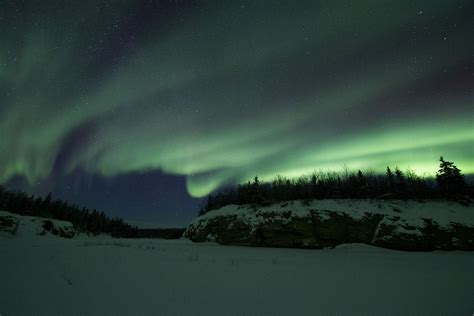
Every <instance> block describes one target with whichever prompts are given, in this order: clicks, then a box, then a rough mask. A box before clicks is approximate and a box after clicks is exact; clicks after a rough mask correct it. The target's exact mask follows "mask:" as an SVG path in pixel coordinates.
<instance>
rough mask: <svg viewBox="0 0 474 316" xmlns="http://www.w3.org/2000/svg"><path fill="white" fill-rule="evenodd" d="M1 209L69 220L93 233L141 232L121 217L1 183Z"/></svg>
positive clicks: (75, 226)
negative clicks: (12, 189) (43, 196)
mask: <svg viewBox="0 0 474 316" xmlns="http://www.w3.org/2000/svg"><path fill="white" fill-rule="evenodd" d="M0 210H5V211H8V212H11V213H16V214H19V215H28V216H38V217H45V218H50V219H58V220H64V221H69V222H71V223H72V224H73V226H74V228H75V229H76V230H78V231H80V232H85V233H91V234H93V235H98V234H102V233H104V234H110V235H112V236H113V237H135V236H137V232H138V228H137V227H132V226H131V225H129V224H128V223H126V222H124V220H123V219H121V218H117V217H114V218H112V217H109V216H106V215H105V214H104V212H99V211H97V210H95V209H93V210H90V209H88V208H85V207H82V208H80V207H79V206H77V205H76V204H69V203H67V202H65V201H62V200H59V199H55V200H53V198H52V195H51V193H49V194H48V196H47V197H46V198H44V199H43V198H42V197H35V196H34V195H28V194H26V193H25V192H22V191H8V190H6V189H5V188H3V187H2V186H0Z"/></svg>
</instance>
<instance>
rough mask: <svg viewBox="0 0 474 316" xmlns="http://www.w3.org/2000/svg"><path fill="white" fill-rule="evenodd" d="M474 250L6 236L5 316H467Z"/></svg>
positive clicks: (471, 306) (2, 257)
mask: <svg viewBox="0 0 474 316" xmlns="http://www.w3.org/2000/svg"><path fill="white" fill-rule="evenodd" d="M473 267H474V253H469V252H425V253H410V252H401V251H392V250H386V249H381V248H376V247H372V246H366V245H357V244H348V245H342V246H339V247H338V248H336V249H324V250H298V249H269V248H246V247H229V246H220V245H216V244H205V243H204V244H194V243H191V242H190V241H188V240H176V241H164V240H144V239H141V240H126V239H120V240H119V239H112V238H108V237H100V238H88V237H76V238H74V239H63V238H58V237H54V236H51V235H46V236H43V237H39V236H35V235H33V234H28V233H22V231H19V232H18V233H17V235H16V236H14V237H4V236H3V237H2V236H0V280H1V282H0V313H1V314H2V315H32V314H35V315H58V314H61V315H65V314H74V315H78V314H81V315H110V314H114V315H126V314H127V315H136V314H148V315H317V314H327V313H338V314H344V315H357V314H367V313H369V314H373V315H391V314H398V315H401V314H403V315H410V314H411V315H443V314H450V315H456V314H459V315H471V314H472V313H474V273H473Z"/></svg>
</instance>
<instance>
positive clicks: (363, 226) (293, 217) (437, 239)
mask: <svg viewBox="0 0 474 316" xmlns="http://www.w3.org/2000/svg"><path fill="white" fill-rule="evenodd" d="M473 224H474V208H473V207H472V206H470V207H466V206H462V205H459V204H456V203H450V202H425V203H422V202H415V201H408V202H407V201H365V200H323V201H313V202H310V203H308V202H306V203H303V202H300V201H294V202H289V203H280V204H275V205H271V206H266V207H256V206H236V205H229V206H226V207H224V208H222V209H220V210H215V211H211V212H209V213H207V214H205V215H204V216H201V217H199V218H197V219H196V220H195V221H194V222H193V223H191V225H190V226H189V227H188V229H187V230H186V232H185V237H187V238H189V239H191V240H192V241H195V242H204V241H215V242H217V243H220V244H226V245H244V246H264V247H292V248H293V247H294V248H326V247H335V246H337V245H340V244H344V243H365V244H370V245H375V246H380V247H384V248H390V249H399V250H409V251H427V250H436V249H439V250H474V225H473Z"/></svg>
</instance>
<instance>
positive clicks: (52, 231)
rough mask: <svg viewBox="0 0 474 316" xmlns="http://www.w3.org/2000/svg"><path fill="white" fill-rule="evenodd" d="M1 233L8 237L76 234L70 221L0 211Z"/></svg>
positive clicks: (67, 235)
mask: <svg viewBox="0 0 474 316" xmlns="http://www.w3.org/2000/svg"><path fill="white" fill-rule="evenodd" d="M0 233H2V235H3V236H7V237H13V236H16V237H20V238H21V237H23V238H24V237H31V236H45V235H55V236H59V237H65V238H72V237H74V235H75V234H76V232H75V229H74V227H73V225H72V224H71V223H70V222H66V221H60V220H55V219H49V218H44V217H35V216H22V215H18V214H13V213H9V212H5V211H0Z"/></svg>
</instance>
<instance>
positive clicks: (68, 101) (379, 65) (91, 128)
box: [0, 0, 474, 218]
mask: <svg viewBox="0 0 474 316" xmlns="http://www.w3.org/2000/svg"><path fill="white" fill-rule="evenodd" d="M473 11H474V3H473V2H472V1H469V0H466V1H453V0H449V1H448V0H445V1H437V0H433V1H421V0H415V1H366V0H364V1H268V0H262V1H231V0H228V1H210V0H209V1H184V0H172V1H171V0H163V1H115V0H112V1H0V30H1V32H0V137H1V140H0V166H1V167H0V183H8V182H9V181H11V179H12V178H16V177H22V178H24V179H26V180H27V181H26V182H27V183H28V186H29V187H30V188H33V189H32V190H33V191H34V190H35V187H38V190H39V188H40V187H42V186H44V185H46V184H47V188H48V189H51V190H62V189H61V188H64V186H65V185H66V186H67V185H68V184H67V183H66V182H65V179H69V180H70V179H72V178H73V175H75V174H77V173H78V172H79V173H80V174H81V177H86V178H87V176H90V177H93V176H97V177H100V178H103V179H109V180H110V181H114V179H117V177H120V179H121V180H120V181H124V179H126V178H127V176H131V177H133V178H134V179H135V180H134V181H140V180H139V179H140V177H138V178H137V175H143V177H146V178H147V180H146V181H147V185H148V184H149V185H150V186H152V185H153V181H152V180H150V175H155V178H156V181H157V182H160V183H163V181H165V180H166V179H171V178H173V177H178V178H177V179H183V181H178V180H176V181H174V180H173V182H176V188H177V189H176V192H178V191H179V192H181V191H183V192H184V193H183V194H181V193H180V194H181V195H179V196H184V195H186V193H185V190H187V192H188V194H189V195H191V196H193V197H202V196H205V195H206V194H208V193H210V192H211V191H213V190H215V189H218V188H219V187H222V186H223V185H226V184H235V183H239V182H243V181H247V180H249V179H251V178H252V177H254V176H255V175H258V176H260V177H261V178H263V179H271V178H273V177H274V176H275V175H277V174H280V175H283V176H289V177H293V176H300V175H302V174H305V173H309V172H312V171H314V170H341V169H342V168H343V166H347V167H348V168H349V169H374V170H375V171H383V169H384V168H385V167H386V166H387V165H390V166H395V165H397V166H399V167H400V168H402V169H406V168H412V169H414V170H415V171H416V172H418V173H425V172H426V173H429V174H433V173H434V172H435V171H436V169H437V165H438V161H437V159H438V158H439V156H440V155H444V156H446V158H448V159H449V160H454V161H455V162H456V164H457V165H458V166H459V168H460V169H462V170H463V172H464V173H467V174H469V173H474V128H473V126H474V101H473V100H474V98H473V96H474V95H473V87H474V68H473V65H474V61H473V60H474V41H472V30H473V29H474V20H473V19H472V12H473ZM125 181H126V180H125ZM166 181H167V180H166ZM170 181H171V180H170ZM73 182H74V181H73ZM83 182H87V181H82V180H81V181H80V183H81V184H79V186H81V185H83V184H82V183H83ZM45 183H46V184H45ZM71 185H72V184H71ZM89 185H90V184H89ZM180 186H182V188H180ZM43 190H44V188H43ZM176 194H177V193H175V194H173V193H170V196H175V195H176ZM117 198H118V197H117ZM111 199H113V197H111ZM163 199H167V198H166V197H163ZM176 199H178V200H179V197H178V198H176ZM183 199H184V197H183ZM84 203H88V201H84ZM146 203H147V201H143V204H142V206H141V207H144V206H143V205H146ZM148 204H150V205H151V203H148ZM158 204H159V203H158ZM104 205H105V206H107V204H104ZM109 207H110V204H109ZM148 207H149V208H151V206H148ZM153 208H154V209H155V212H158V213H159V212H160V205H155V204H153ZM168 209H173V206H169V205H168V206H167V210H168ZM131 211H133V210H132V209H131ZM195 211H196V210H195V209H192V210H187V212H188V213H192V212H195ZM163 212H165V211H163ZM157 218H158V217H157Z"/></svg>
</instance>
